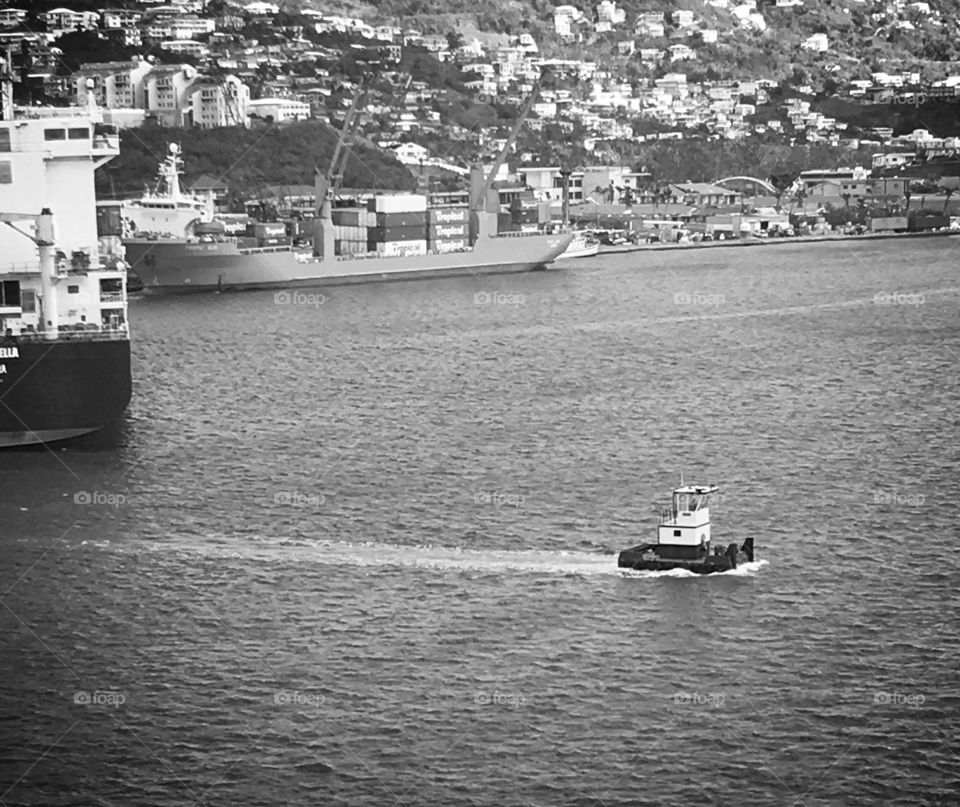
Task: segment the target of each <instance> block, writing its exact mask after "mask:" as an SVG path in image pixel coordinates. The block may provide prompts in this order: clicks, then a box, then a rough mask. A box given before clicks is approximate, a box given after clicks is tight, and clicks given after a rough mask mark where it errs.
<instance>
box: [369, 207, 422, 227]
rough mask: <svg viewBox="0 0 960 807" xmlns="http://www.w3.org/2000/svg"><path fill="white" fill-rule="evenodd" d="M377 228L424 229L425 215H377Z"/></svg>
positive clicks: (414, 213) (419, 213) (420, 213)
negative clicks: (415, 227)
mask: <svg viewBox="0 0 960 807" xmlns="http://www.w3.org/2000/svg"><path fill="white" fill-rule="evenodd" d="M376 216H377V220H376V225H375V226H377V227H414V226H417V227H426V226H427V214H426V211H423V212H412V213H377V214H376Z"/></svg>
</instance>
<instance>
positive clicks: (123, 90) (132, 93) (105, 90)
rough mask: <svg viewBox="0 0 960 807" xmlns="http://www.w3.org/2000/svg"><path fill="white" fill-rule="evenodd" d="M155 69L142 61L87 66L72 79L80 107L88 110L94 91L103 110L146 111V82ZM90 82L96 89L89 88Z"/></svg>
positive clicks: (95, 98)
mask: <svg viewBox="0 0 960 807" xmlns="http://www.w3.org/2000/svg"><path fill="white" fill-rule="evenodd" d="M152 67H153V65H151V64H150V63H149V62H147V61H145V60H140V59H134V60H133V61H129V62H104V63H101V64H85V65H83V67H82V68H81V69H80V70H78V71H77V72H75V73H74V74H73V75H72V76H71V81H72V83H73V85H74V95H75V97H76V102H77V106H86V105H87V104H88V103H89V95H90V93H91V91H92V92H93V95H94V100H95V101H96V103H97V106H98V107H100V108H102V109H142V108H143V106H144V92H143V87H144V84H143V82H144V78H145V77H146V76H147V74H148V73H149V72H150V70H151V68H152ZM88 79H89V81H90V82H92V86H88Z"/></svg>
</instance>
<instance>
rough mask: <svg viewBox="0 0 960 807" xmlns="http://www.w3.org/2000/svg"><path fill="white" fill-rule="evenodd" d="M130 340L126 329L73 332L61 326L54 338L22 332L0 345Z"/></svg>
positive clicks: (1, 342)
mask: <svg viewBox="0 0 960 807" xmlns="http://www.w3.org/2000/svg"><path fill="white" fill-rule="evenodd" d="M129 338H130V332H129V331H128V330H127V329H126V328H109V329H103V330H101V329H99V328H96V327H94V328H89V329H83V330H73V329H70V328H69V326H66V325H65V326H63V327H61V328H60V329H59V330H58V331H57V335H56V337H54V336H53V335H52V334H50V333H46V332H44V331H23V332H21V333H20V334H19V335H18V336H15V337H13V341H10V340H9V338H8V337H0V345H15V344H18V343H19V344H23V343H25V342H30V343H31V344H32V343H35V342H62V341H67V342H115V341H122V340H125V339H129Z"/></svg>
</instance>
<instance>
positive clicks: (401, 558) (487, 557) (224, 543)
mask: <svg viewBox="0 0 960 807" xmlns="http://www.w3.org/2000/svg"><path fill="white" fill-rule="evenodd" d="M141 546H142V545H141ZM113 548H114V549H119V548H120V546H119V545H114V546H113ZM125 548H127V549H131V550H133V549H134V548H135V547H134V545H127V546H126V547H125ZM150 549H151V550H153V551H159V552H164V551H171V550H172V551H179V552H186V553H190V554H199V555H204V556H212V557H218V558H224V557H229V558H235V559H237V560H246V561H255V562H263V563H278V562H280V563H297V564H309V563H317V564H323V565H330V566H360V567H364V566H365V567H394V568H403V567H408V568H423V569H436V570H438V571H460V572H480V573H488V574H497V573H504V572H507V573H511V572H514V573H522V574H543V575H582V576H598V575H606V576H626V577H701V576H703V575H695V574H694V573H693V572H688V571H686V570H685V569H674V570H672V571H668V572H636V571H631V570H628V569H620V568H619V567H618V566H617V557H618V556H617V555H616V554H612V555H609V554H600V553H595V552H576V551H565V550H541V549H521V550H506V549H468V548H463V547H450V546H433V545H414V546H405V545H403V544H388V543H377V542H374V541H370V542H362V543H357V542H342V541H330V540H317V541H284V540H280V541H277V540H273V539H259V540H257V539H244V538H236V539H230V538H229V537H226V536H209V537H208V539H207V540H199V541H198V540H196V539H190V540H188V541H178V540H174V541H171V542H169V543H168V542H161V543H151V544H150ZM767 562H768V561H766V560H760V561H755V562H754V563H745V564H742V565H741V566H740V567H739V568H737V569H735V570H733V571H730V572H723V573H722V574H728V575H741V576H748V575H751V574H753V573H755V572H756V571H757V570H759V569H760V568H761V567H762V566H764V565H766V564H767ZM708 576H709V575H708Z"/></svg>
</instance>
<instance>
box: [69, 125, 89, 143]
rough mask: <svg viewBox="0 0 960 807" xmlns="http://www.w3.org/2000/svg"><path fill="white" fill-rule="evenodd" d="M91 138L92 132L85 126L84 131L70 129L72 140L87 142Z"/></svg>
mask: <svg viewBox="0 0 960 807" xmlns="http://www.w3.org/2000/svg"><path fill="white" fill-rule="evenodd" d="M89 137H90V130H89V129H88V128H87V127H86V126H84V127H83V128H82V129H79V128H77V129H70V139H71V140H87V139H89Z"/></svg>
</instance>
